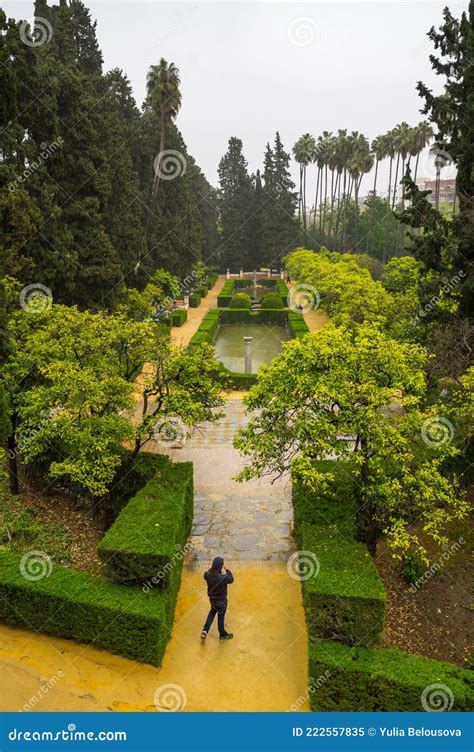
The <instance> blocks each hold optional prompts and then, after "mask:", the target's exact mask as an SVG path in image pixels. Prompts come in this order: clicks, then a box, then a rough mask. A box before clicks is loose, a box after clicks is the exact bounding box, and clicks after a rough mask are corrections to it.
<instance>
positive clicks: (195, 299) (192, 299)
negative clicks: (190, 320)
mask: <svg viewBox="0 0 474 752" xmlns="http://www.w3.org/2000/svg"><path fill="white" fill-rule="evenodd" d="M200 303H201V296H200V295H199V294H198V293H196V292H193V293H192V295H190V296H189V307H190V308H197V307H198V305H200Z"/></svg>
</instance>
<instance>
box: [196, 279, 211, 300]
mask: <svg viewBox="0 0 474 752" xmlns="http://www.w3.org/2000/svg"><path fill="white" fill-rule="evenodd" d="M208 292H209V291H208V288H207V285H206V284H205V283H203V284H202V285H201V286H200V287H198V294H199V295H200V296H201V298H205V297H206V295H207V293H208Z"/></svg>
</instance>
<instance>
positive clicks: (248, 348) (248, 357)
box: [244, 337, 252, 373]
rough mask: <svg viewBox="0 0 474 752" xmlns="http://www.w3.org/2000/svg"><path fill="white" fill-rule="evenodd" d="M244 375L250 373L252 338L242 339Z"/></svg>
mask: <svg viewBox="0 0 474 752" xmlns="http://www.w3.org/2000/svg"><path fill="white" fill-rule="evenodd" d="M244 342H245V373H252V337H244Z"/></svg>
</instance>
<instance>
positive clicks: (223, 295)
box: [217, 279, 234, 308]
mask: <svg viewBox="0 0 474 752" xmlns="http://www.w3.org/2000/svg"><path fill="white" fill-rule="evenodd" d="M233 293H234V280H233V279H228V280H227V281H226V282H225V283H224V285H223V287H222V290H221V291H220V293H219V295H218V296H217V305H218V306H219V308H227V306H228V305H229V304H230V301H231V300H232V295H233Z"/></svg>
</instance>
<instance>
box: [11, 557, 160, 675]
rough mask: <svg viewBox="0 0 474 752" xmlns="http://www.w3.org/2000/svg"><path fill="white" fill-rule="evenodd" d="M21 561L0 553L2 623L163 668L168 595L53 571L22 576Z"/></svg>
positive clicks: (58, 568) (82, 574) (68, 571)
mask: <svg viewBox="0 0 474 752" xmlns="http://www.w3.org/2000/svg"><path fill="white" fill-rule="evenodd" d="M21 558H22V557H21V556H20V555H19V554H12V553H9V552H6V551H4V552H2V553H0V619H1V620H2V621H4V622H5V623H6V624H8V625H9V626H12V627H14V626H21V627H25V628H26V629H34V630H35V631H38V632H44V633H46V634H51V635H55V636H56V637H64V638H72V639H74V640H77V642H86V643H87V642H91V643H94V646H95V647H97V648H104V649H105V650H110V651H111V652H112V653H120V654H121V655H124V656H126V657H127V658H132V659H134V660H137V661H141V662H143V663H152V664H153V665H155V666H159V665H160V663H161V660H162V657H163V654H164V651H165V647H166V643H167V641H168V638H169V635H170V630H171V624H172V619H173V603H172V597H171V594H170V593H169V592H166V591H163V590H159V589H154V590H152V591H150V592H148V593H145V592H143V591H142V590H141V589H140V588H130V587H124V586H123V585H117V584H115V583H111V582H106V581H104V580H100V579H98V578H96V577H92V576H90V575H88V574H86V573H85V572H78V571H75V570H73V569H66V568H65V567H61V566H57V565H55V564H53V565H52V570H51V572H50V574H49V575H48V574H47V575H46V576H44V577H43V578H42V579H37V580H28V579H25V577H23V575H22V574H21V572H20V562H21Z"/></svg>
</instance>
